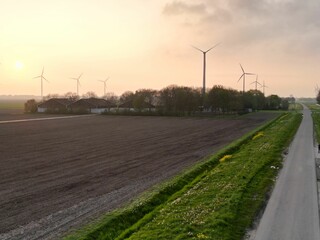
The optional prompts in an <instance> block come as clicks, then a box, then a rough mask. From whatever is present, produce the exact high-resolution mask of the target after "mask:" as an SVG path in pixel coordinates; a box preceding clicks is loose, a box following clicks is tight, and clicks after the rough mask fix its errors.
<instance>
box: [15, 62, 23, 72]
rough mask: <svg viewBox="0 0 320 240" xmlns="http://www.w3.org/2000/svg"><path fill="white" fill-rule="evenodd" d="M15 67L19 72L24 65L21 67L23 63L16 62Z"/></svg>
mask: <svg viewBox="0 0 320 240" xmlns="http://www.w3.org/2000/svg"><path fill="white" fill-rule="evenodd" d="M15 66H16V69H17V70H21V69H23V67H24V65H23V63H22V62H21V61H16V64H15Z"/></svg>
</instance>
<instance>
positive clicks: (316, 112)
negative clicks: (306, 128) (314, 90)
mask: <svg viewBox="0 0 320 240" xmlns="http://www.w3.org/2000/svg"><path fill="white" fill-rule="evenodd" d="M308 108H309V109H310V110H311V111H312V115H311V116H312V119H313V126H314V131H315V133H316V139H317V142H318V143H320V105H316V104H312V105H308Z"/></svg>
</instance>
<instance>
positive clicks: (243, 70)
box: [239, 63, 244, 73]
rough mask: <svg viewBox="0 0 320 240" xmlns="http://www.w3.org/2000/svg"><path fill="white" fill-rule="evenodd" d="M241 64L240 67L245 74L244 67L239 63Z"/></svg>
mask: <svg viewBox="0 0 320 240" xmlns="http://www.w3.org/2000/svg"><path fill="white" fill-rule="evenodd" d="M239 64H240V67H241V70H242V72H243V73H244V69H243V67H242V65H241V63H239Z"/></svg>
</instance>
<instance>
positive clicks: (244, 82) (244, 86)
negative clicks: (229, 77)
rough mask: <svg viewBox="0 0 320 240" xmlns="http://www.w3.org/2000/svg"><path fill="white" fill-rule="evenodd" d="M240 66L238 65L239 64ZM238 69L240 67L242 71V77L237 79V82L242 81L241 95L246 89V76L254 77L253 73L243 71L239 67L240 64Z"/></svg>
mask: <svg viewBox="0 0 320 240" xmlns="http://www.w3.org/2000/svg"><path fill="white" fill-rule="evenodd" d="M239 64H240V63H239ZM240 67H241V70H242V75H241V77H240V78H239V80H238V82H239V81H240V80H241V78H242V79H243V93H245V90H246V89H245V88H246V75H255V74H254V73H247V72H245V71H244V69H243V67H242V66H241V64H240Z"/></svg>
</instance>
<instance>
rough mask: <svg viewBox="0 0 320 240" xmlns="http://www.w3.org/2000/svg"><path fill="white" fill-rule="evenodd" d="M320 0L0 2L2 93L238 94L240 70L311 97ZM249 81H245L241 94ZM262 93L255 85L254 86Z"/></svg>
mask: <svg viewBox="0 0 320 240" xmlns="http://www.w3.org/2000/svg"><path fill="white" fill-rule="evenodd" d="M319 16H320V1H318V0H304V1H301V0H259V1H257V0H185V1H178V0H157V1H148V0H130V1H128V0H90V1H89V0H55V1H52V0H28V1H26V0H1V3H0V95H22V94H24V95H25V94H31V95H38V96H40V94H41V87H40V79H39V78H34V77H36V76H39V75H40V74H41V72H42V69H43V68H44V77H45V78H46V79H47V80H48V82H46V81H44V83H43V94H44V95H47V94H64V93H67V92H76V91H77V86H76V81H75V80H73V79H71V78H77V77H78V76H79V75H80V74H82V73H83V75H82V77H81V78H80V83H81V86H80V88H79V94H80V95H81V94H84V93H86V92H88V91H93V92H96V93H97V94H98V95H99V96H102V95H103V83H102V82H100V81H98V80H104V79H106V78H107V77H109V80H108V81H107V92H113V93H114V94H117V95H120V94H122V93H123V92H125V91H128V90H129V91H135V90H138V89H143V88H151V89H157V90H160V89H162V88H164V87H166V86H168V85H172V84H175V85H179V86H189V87H202V71H203V70H202V67H203V55H202V53H201V52H199V51H197V50H196V49H194V48H193V47H192V46H196V47H197V48H200V49H203V50H207V49H209V48H211V47H212V46H214V45H216V44H218V43H220V44H219V45H218V46H217V47H215V48H214V49H212V50H211V51H210V52H208V53H207V71H206V85H207V87H209V88H211V87H212V86H213V85H223V86H225V87H228V88H229V87H230V88H233V89H236V90H242V82H241V80H240V81H238V79H239V77H240V76H241V74H242V72H241V68H240V66H239V64H240V63H241V65H242V66H243V68H244V69H245V71H246V72H251V73H255V74H258V81H259V82H261V83H263V82H264V83H265V85H266V86H267V87H266V88H265V93H266V95H270V94H277V95H279V96H281V97H288V96H290V95H293V96H294V97H315V88H316V87H317V85H319V86H320V81H319V80H320V79H319V77H320V67H319V63H320V17H319ZM255 80H256V77H255V76H248V77H247V78H246V90H249V89H254V87H255V85H254V84H251V83H252V82H254V81H255ZM260 90H262V89H260Z"/></svg>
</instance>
